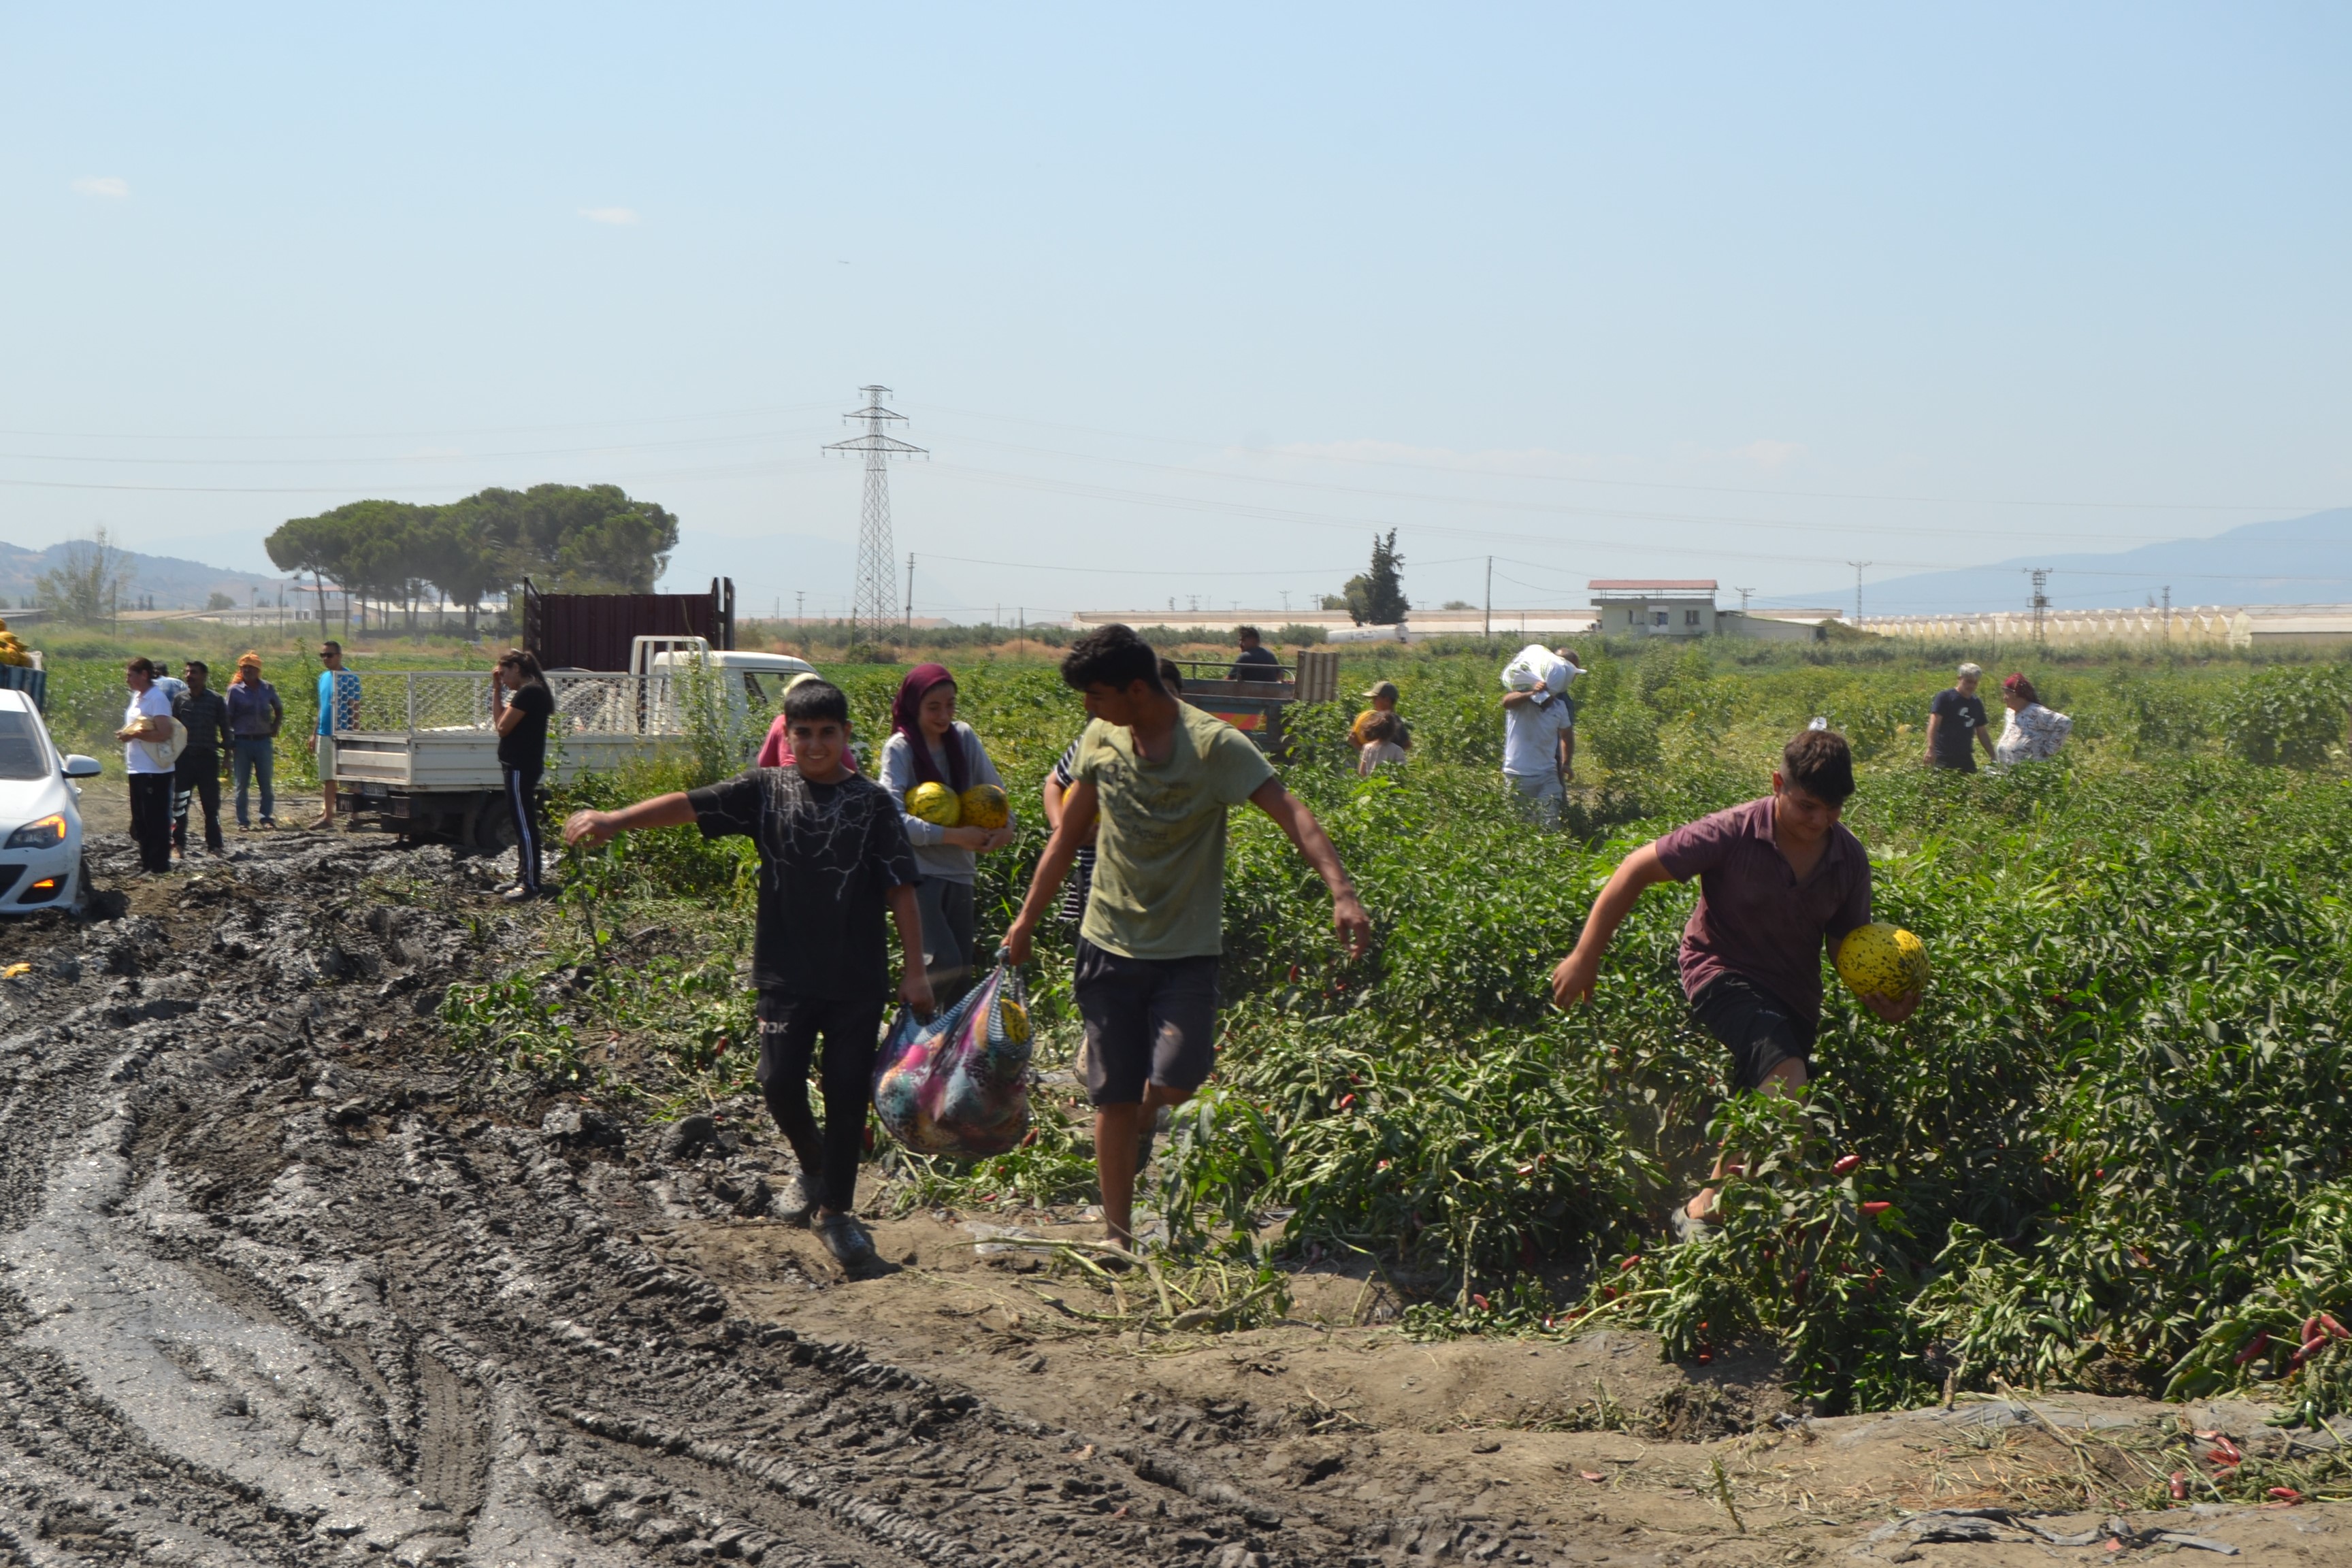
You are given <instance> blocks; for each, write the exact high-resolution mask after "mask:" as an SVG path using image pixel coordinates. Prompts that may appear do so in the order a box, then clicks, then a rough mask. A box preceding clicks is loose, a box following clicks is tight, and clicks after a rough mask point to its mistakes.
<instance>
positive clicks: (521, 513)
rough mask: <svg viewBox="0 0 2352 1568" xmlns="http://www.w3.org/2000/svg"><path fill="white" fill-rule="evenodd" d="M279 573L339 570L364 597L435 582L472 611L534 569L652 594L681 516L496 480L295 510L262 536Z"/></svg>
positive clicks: (469, 618)
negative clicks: (445, 492)
mask: <svg viewBox="0 0 2352 1568" xmlns="http://www.w3.org/2000/svg"><path fill="white" fill-rule="evenodd" d="M263 543H264V545H265V547H266V548H267V549H268V552H269V558H270V560H272V561H273V562H275V563H277V564H278V568H279V569H280V570H282V571H287V572H293V573H298V574H299V573H305V572H308V573H314V574H319V575H320V576H322V577H328V578H331V579H333V580H334V581H335V582H336V583H337V584H340V585H341V586H342V587H344V588H347V589H349V590H351V591H352V592H353V593H354V594H357V595H362V614H364V611H365V601H366V600H369V599H373V600H378V601H383V600H393V601H404V602H406V603H408V604H409V605H412V606H414V605H415V602H416V600H417V599H418V598H419V597H420V595H421V593H422V590H423V589H424V587H425V585H427V584H431V585H433V586H435V587H436V588H438V589H439V590H440V591H441V593H443V594H444V595H446V596H447V597H448V598H449V600H450V601H451V602H452V603H454V604H457V605H459V606H461V607H463V608H464V610H465V611H466V632H467V636H468V637H471V636H472V635H473V633H474V627H475V620H476V616H477V614H478V611H479V608H480V605H481V602H482V599H483V597H484V596H485V595H488V594H489V593H491V592H492V591H493V590H496V589H500V588H503V589H507V590H509V591H513V590H517V589H519V588H520V585H521V584H522V581H523V579H524V578H526V577H529V578H530V579H531V580H532V581H533V582H534V583H536V584H537V585H538V586H539V587H541V588H542V589H550V590H555V591H560V592H564V593H624V594H649V593H651V592H653V585H654V583H655V580H656V579H657V578H658V577H660V575H661V574H662V570H663V568H664V567H665V566H667V564H668V561H669V552H671V551H672V550H674V549H676V548H677V517H675V516H674V515H672V514H671V513H670V512H667V511H666V510H663V509H662V508H660V507H658V506H656V505H655V504H654V503H653V502H651V501H641V500H631V499H630V498H629V496H628V495H627V494H625V492H624V491H623V490H622V489H621V488H620V487H619V486H618V485H584V486H583V485H555V484H547V485H534V486H532V487H531V488H530V489H528V490H520V491H518V490H509V489H487V490H482V491H479V492H478V493H477V494H474V495H470V496H467V498H466V499H465V500H459V501H452V502H450V503H449V504H448V505H446V506H415V505H411V504H409V503H407V502H404V501H388V500H358V501H350V502H347V503H345V504H344V505H342V506H339V507H336V508H334V509H333V510H331V511H325V512H321V513H320V514H319V515H318V516H316V517H298V518H291V519H289V520H288V521H286V522H284V523H282V524H280V525H279V526H278V529H277V530H276V531H274V532H272V533H271V534H270V535H269V537H268V539H267V540H265V541H264V542H263Z"/></svg>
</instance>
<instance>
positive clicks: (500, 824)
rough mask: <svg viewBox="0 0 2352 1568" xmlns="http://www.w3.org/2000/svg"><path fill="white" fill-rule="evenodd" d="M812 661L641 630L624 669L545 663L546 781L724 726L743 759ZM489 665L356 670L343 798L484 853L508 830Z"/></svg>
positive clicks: (332, 766) (341, 765)
mask: <svg viewBox="0 0 2352 1568" xmlns="http://www.w3.org/2000/svg"><path fill="white" fill-rule="evenodd" d="M813 670H814V666H812V665H810V664H809V663H808V662H807V661H806V660H804V659H798V658H793V657H792V656H791V655H789V654H780V653H748V652H743V651H740V650H738V649H732V648H724V649H721V648H713V647H711V646H710V645H709V642H707V641H706V640H704V639H703V638H701V637H637V638H635V639H633V640H632V642H631V645H630V650H629V668H627V669H626V670H622V671H602V670H578V669H551V670H549V671H548V672H547V684H548V687H549V689H551V691H552V692H553V693H554V695H555V717H554V719H553V721H551V723H550V724H549V726H548V741H547V781H548V782H549V783H551V784H553V783H562V782H569V781H571V780H572V779H575V778H578V777H579V776H581V775H582V774H583V773H612V772H615V771H617V770H618V769H620V768H621V767H622V766H623V765H624V764H625V763H630V762H634V761H638V760H641V759H649V758H651V757H653V756H655V755H656V754H658V753H659V752H663V751H665V750H676V749H677V748H680V747H683V746H686V745H688V744H690V743H692V742H694V741H695V740H696V739H697V734H698V731H699V733H700V735H701V736H702V737H704V738H706V739H708V738H712V737H716V738H719V739H722V740H723V741H724V742H725V743H727V744H728V745H729V746H730V748H731V749H732V750H735V751H739V752H741V753H742V754H741V755H740V756H739V757H737V758H736V759H735V761H737V762H738V763H741V764H744V765H749V763H750V762H751V752H752V751H753V750H755V749H756V748H757V746H758V744H759V741H760V737H761V734H762V733H764V730H765V725H764V723H763V722H761V721H763V720H764V719H765V718H766V717H767V716H768V715H770V714H772V713H774V712H775V711H777V710H778V709H779V708H780V707H781V706H782V695H783V688H784V685H785V683H786V682H788V681H790V680H791V679H792V678H793V676H795V675H799V674H803V673H805V672H812V671H813ZM496 679H497V677H496V676H495V675H494V674H492V673H491V672H489V671H488V670H386V671H383V672H366V673H362V675H361V676H360V700H359V710H358V712H357V714H356V715H355V716H354V717H353V719H352V725H351V727H350V728H349V729H338V730H337V731H335V733H334V736H333V741H334V752H333V756H332V759H331V762H330V763H328V764H327V766H326V767H325V768H323V769H322V770H321V771H322V773H325V774H326V776H328V777H331V778H332V779H333V780H334V782H335V784H336V785H337V786H338V787H337V790H336V795H337V803H336V804H337V807H338V809H339V810H341V811H342V812H344V813H346V814H348V815H350V816H352V817H354V818H364V817H370V816H373V817H374V818H375V819H376V820H377V821H378V822H380V823H382V824H383V825H384V826H389V827H391V828H393V829H394V830H395V831H397V832H399V833H401V834H403V835H404V836H406V837H418V838H430V837H440V838H450V839H454V840H456V841H457V842H458V843H460V844H464V845H467V846H469V847H473V848H476V849H478V850H482V851H484V852H486V853H493V854H495V853H497V852H498V851H499V850H500V849H503V848H507V847H511V846H512V845H513V843H514V827H513V823H512V821H511V819H510V818H509V815H508V812H507V805H506V794H505V792H506V778H505V775H504V773H501V772H500V771H499V736H498V731H497V730H496V728H494V723H495V719H496V710H495V708H494V707H493V706H492V684H493V682H494V681H495V680H496Z"/></svg>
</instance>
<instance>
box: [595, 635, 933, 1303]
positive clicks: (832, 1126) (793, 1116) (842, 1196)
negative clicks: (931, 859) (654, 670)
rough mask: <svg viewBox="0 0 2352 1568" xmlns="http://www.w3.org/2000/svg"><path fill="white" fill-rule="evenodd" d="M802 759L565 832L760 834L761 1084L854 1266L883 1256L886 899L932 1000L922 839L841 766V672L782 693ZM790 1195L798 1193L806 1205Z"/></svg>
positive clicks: (923, 999)
mask: <svg viewBox="0 0 2352 1568" xmlns="http://www.w3.org/2000/svg"><path fill="white" fill-rule="evenodd" d="M784 720H785V722H786V724H787V725H788V726H789V729H790V732H791V738H792V743H793V765H792V766H791V767H789V768H754V769H752V770H751V772H749V773H742V774H740V775H738V776H737V777H734V778H731V779H729V780H726V781H725V782H724V783H721V784H708V785H705V786H704V787H703V788H701V789H698V790H691V791H687V792H685V793H682V794H677V795H658V796H656V797H655V798H654V799H652V800H647V801H640V802H638V803H637V804H636V805H632V806H628V807H625V809H623V810H620V811H576V812H573V813H572V816H571V818H570V819H569V820H568V821H566V822H565V823H564V825H563V838H564V842H566V843H568V844H602V843H604V841H605V840H607V839H609V838H611V837H614V835H616V834H620V833H625V832H628V831H629V830H631V829H632V828H639V827H682V826H686V825H687V824H688V823H694V824H696V825H697V826H700V827H701V829H702V832H703V835H704V837H709V838H721V837H726V836H728V835H730V834H736V833H740V834H742V835H744V836H745V837H749V838H750V839H751V841H752V842H753V843H755V844H757V845H758V846H759V848H760V912H759V924H758V928H757V933H756V937H755V940H754V942H753V944H752V950H751V974H752V979H753V981H754V982H755V983H756V984H758V986H759V988H760V1005H759V1019H760V1074H759V1076H760V1089H761V1093H762V1094H763V1095H765V1096H766V1098H767V1101H768V1111H769V1114H771V1115H772V1116H773V1117H774V1118H775V1119H776V1125H777V1126H778V1127H779V1128H781V1129H782V1131H783V1134H784V1137H785V1139H786V1140H787V1141H788V1142H790V1143H791V1144H792V1146H793V1154H794V1155H795V1156H796V1157H797V1158H798V1159H799V1161H800V1166H801V1183H802V1186H803V1189H804V1192H805V1194H806V1196H807V1197H808V1198H809V1199H811V1200H813V1201H814V1205H815V1223H816V1232H817V1235H818V1237H819V1238H820V1239H822V1240H823V1241H824V1245H825V1249H826V1250H827V1251H829V1252H831V1253H832V1254H833V1256H834V1257H835V1258H837V1259H838V1260H839V1261H840V1263H841V1266H842V1268H844V1269H845V1270H847V1271H848V1272H849V1273H850V1274H851V1275H853V1276H856V1275H862V1274H866V1273H868V1272H870V1271H871V1270H872V1269H873V1268H875V1267H876V1258H875V1255H874V1243H873V1241H872V1240H871V1239H870V1238H869V1237H867V1236H866V1231H865V1229H864V1227H863V1226H860V1225H859V1224H858V1223H857V1219H856V1215H854V1214H852V1213H851V1212H850V1211H851V1208H852V1206H853V1205H854V1204H855V1203H856V1193H857V1160H858V1156H859V1154H860V1153H861V1152H863V1150H864V1146H865V1135H866V1095H867V1092H868V1086H869V1084H870V1082H871V1080H872V1078H873V1075H874V1051H875V1045H876V1041H877V1037H879V1036H880V1034H881V1032H882V1014H883V1009H884V1007H885V1006H886V1005H887V1000H888V997H889V992H890V977H889V956H890V955H889V948H888V943H887V939H886V937H885V934H884V931H883V927H882V913H883V910H884V908H885V907H886V906H887V908H888V910H889V911H890V913H891V915H892V916H893V917H894V918H895V919H896V920H897V921H898V948H899V952H901V953H902V954H907V953H911V954H914V955H916V962H914V963H901V965H900V966H899V974H900V979H899V981H898V995H899V998H900V999H901V1000H903V1001H904V1002H905V1003H906V1004H907V1005H908V1006H910V1007H912V1008H914V1009H915V1011H916V1012H918V1013H929V1011H930V1010H931V984H930V981H929V978H927V977H926V975H925V974H924V972H923V965H922V963H921V962H920V955H921V953H922V951H923V931H922V917H921V915H920V914H919V913H918V912H917V909H916V904H915V883H916V881H917V879H918V873H917V871H916V868H915V854H914V850H913V848H912V847H910V846H909V845H908V842H907V829H906V826H904V824H903V823H901V822H900V820H899V817H898V803H897V802H896V801H894V800H892V799H891V798H890V792H889V791H887V790H886V789H884V788H883V787H882V786H881V785H880V784H876V783H875V782H874V781H873V780H871V779H868V778H866V777H864V776H862V775H860V774H857V773H851V772H850V771H849V770H848V768H846V767H845V766H844V765H843V764H844V762H845V757H846V753H847V749H848V743H849V702H848V700H847V699H846V698H845V697H843V696H842V694H841V690H840V689H839V688H838V687H835V686H833V685H830V684H828V683H826V682H824V681H804V682H803V683H802V684H801V685H799V686H796V687H794V688H793V689H792V690H791V691H790V692H789V693H787V694H786V695H785V698H784ZM819 1036H822V1037H824V1073H823V1078H824V1129H823V1130H822V1131H819V1129H818V1127H817V1124H816V1119H815V1118H814V1117H813V1116H811V1115H810V1114H809V1108H808V1070H809V1058H810V1057H811V1056H812V1054H813V1053H814V1050H815V1047H816V1044H817V1039H818V1037H819ZM789 1206H799V1205H789Z"/></svg>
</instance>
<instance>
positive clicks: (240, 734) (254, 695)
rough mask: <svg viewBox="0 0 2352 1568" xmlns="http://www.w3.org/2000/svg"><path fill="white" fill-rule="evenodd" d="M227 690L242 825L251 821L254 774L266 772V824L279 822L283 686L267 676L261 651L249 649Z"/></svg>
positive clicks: (263, 784) (238, 817)
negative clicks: (280, 696) (248, 806)
mask: <svg viewBox="0 0 2352 1568" xmlns="http://www.w3.org/2000/svg"><path fill="white" fill-rule="evenodd" d="M222 695H224V696H225V697H226V698H227V699H228V733H229V772H230V776H231V777H232V778H234V779H235V780H236V825H237V826H239V827H241V828H245V827H251V826H253V823H252V820H251V819H250V818H249V817H248V816H247V815H246V802H247V798H248V796H249V795H250V791H251V786H252V784H253V779H254V775H255V774H257V773H258V774H259V775H260V777H261V826H264V827H275V826H278V790H277V780H278V727H279V726H280V725H282V724H284V723H285V722H286V708H285V705H284V704H283V703H281V702H279V701H278V689H277V688H276V687H274V686H272V685H270V684H269V682H268V681H266V680H264V679H261V656H260V655H259V654H257V653H247V654H245V655H244V656H242V657H241V658H238V659H237V661H236V679H235V680H232V681H230V682H229V683H228V690H227V691H226V692H224V693H223V694H222Z"/></svg>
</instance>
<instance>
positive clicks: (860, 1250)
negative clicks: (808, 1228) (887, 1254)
mask: <svg viewBox="0 0 2352 1568" xmlns="http://www.w3.org/2000/svg"><path fill="white" fill-rule="evenodd" d="M816 1238H817V1239H818V1240H819V1241H822V1242H823V1243H824V1249H825V1250H826V1251H827V1252H830V1253H832V1254H833V1260H834V1261H835V1263H838V1264H840V1265H841V1271H842V1272H843V1273H845V1274H846V1275H848V1276H849V1277H850V1278H851V1279H865V1278H866V1276H868V1275H870V1274H873V1273H875V1272H876V1271H877V1270H878V1269H879V1268H881V1266H882V1258H881V1256H880V1255H879V1254H877V1252H876V1251H875V1250H874V1238H873V1237H870V1236H868V1235H866V1227H865V1226H862V1225H860V1224H858V1223H857V1216H856V1215H848V1214H829V1215H825V1216H824V1218H823V1219H821V1220H819V1221H817V1222H816Z"/></svg>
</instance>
